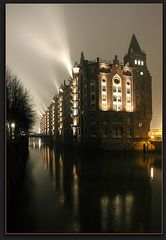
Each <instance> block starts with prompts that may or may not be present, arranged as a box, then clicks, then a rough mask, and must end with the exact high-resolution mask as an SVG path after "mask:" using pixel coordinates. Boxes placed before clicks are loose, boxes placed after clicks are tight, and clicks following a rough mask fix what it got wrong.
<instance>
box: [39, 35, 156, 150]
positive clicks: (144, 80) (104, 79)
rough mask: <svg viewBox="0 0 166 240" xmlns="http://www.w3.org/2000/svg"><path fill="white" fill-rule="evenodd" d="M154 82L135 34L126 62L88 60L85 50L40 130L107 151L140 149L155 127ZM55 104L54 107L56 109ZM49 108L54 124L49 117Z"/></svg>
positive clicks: (67, 141)
mask: <svg viewBox="0 0 166 240" xmlns="http://www.w3.org/2000/svg"><path fill="white" fill-rule="evenodd" d="M151 86H152V83H151V76H150V74H149V71H148V69H147V66H146V54H145V52H144V51H142V50H141V48H140V46H139V44H138V41H137V39H136V37H135V35H134V34H133V36H132V39H131V42H130V46H129V49H128V52H127V54H126V55H125V57H124V64H120V62H119V60H118V57H117V55H115V58H114V59H113V62H110V61H106V60H101V59H100V58H97V59H96V60H95V61H88V60H85V59H84V55H83V53H81V58H80V63H79V64H77V63H76V64H75V65H74V67H73V69H72V77H70V79H69V83H68V84H66V83H65V82H64V84H63V85H61V87H60V89H59V92H58V94H56V95H55V96H54V98H53V101H52V103H51V105H50V107H49V108H48V110H47V112H46V113H45V114H44V115H43V116H42V119H41V133H45V134H47V135H52V136H53V138H54V139H55V140H56V141H57V142H62V143H73V144H81V145H88V146H89V145H92V146H93V145H94V146H99V147H101V148H104V149H108V150H123V149H133V148H139V147H140V143H142V144H143V142H144V141H146V140H147V138H148V132H149V130H150V122H151V119H152V89H151ZM53 104H54V109H55V111H54V113H51V110H50V109H52V108H53ZM48 112H49V113H50V114H49V119H54V125H53V124H52V122H51V121H48ZM52 114H54V115H55V116H52ZM48 124H49V126H48ZM53 126H54V129H52V128H53ZM48 130H49V131H48ZM53 130H54V131H53Z"/></svg>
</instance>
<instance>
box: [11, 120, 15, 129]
mask: <svg viewBox="0 0 166 240" xmlns="http://www.w3.org/2000/svg"><path fill="white" fill-rule="evenodd" d="M15 126H16V124H15V123H14V122H12V123H11V128H12V130H13V131H14V129H15Z"/></svg>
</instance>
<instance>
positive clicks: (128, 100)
mask: <svg viewBox="0 0 166 240" xmlns="http://www.w3.org/2000/svg"><path fill="white" fill-rule="evenodd" d="M131 90H132V89H131V81H130V79H127V81H126V111H127V112H131V106H132V101H131V100H132V99H131V96H132V95H131Z"/></svg>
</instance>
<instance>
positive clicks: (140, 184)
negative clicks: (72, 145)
mask: <svg viewBox="0 0 166 240" xmlns="http://www.w3.org/2000/svg"><path fill="white" fill-rule="evenodd" d="M160 164H161V157H160V155H154V154H153V155H150V156H148V157H146V156H145V157H143V155H142V154H139V155H131V154H130V155H129V154H127V153H126V154H120V153H116V154H111V153H101V154H94V153H92V152H91V153H90V152H89V153H85V152H84V153H79V152H78V151H74V150H72V149H64V148H59V147H57V146H51V145H46V144H44V143H43V142H42V141H41V139H39V138H35V139H30V153H29V158H28V161H27V166H26V174H25V178H24V182H23V184H22V187H21V189H20V192H19V194H18V200H17V203H15V204H14V206H11V209H12V210H10V213H9V214H8V219H7V220H8V221H7V223H8V224H7V232H17V233H21V232H24V233H34V232H35V233H43V232H44V233H48V232H49V233H160V232H161V231H162V229H161V218H162V214H161V213H162V208H161V206H162V204H161V199H162V197H161V186H162V171H161V167H160Z"/></svg>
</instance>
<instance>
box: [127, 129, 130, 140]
mask: <svg viewBox="0 0 166 240" xmlns="http://www.w3.org/2000/svg"><path fill="white" fill-rule="evenodd" d="M127 137H128V138H131V128H127Z"/></svg>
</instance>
